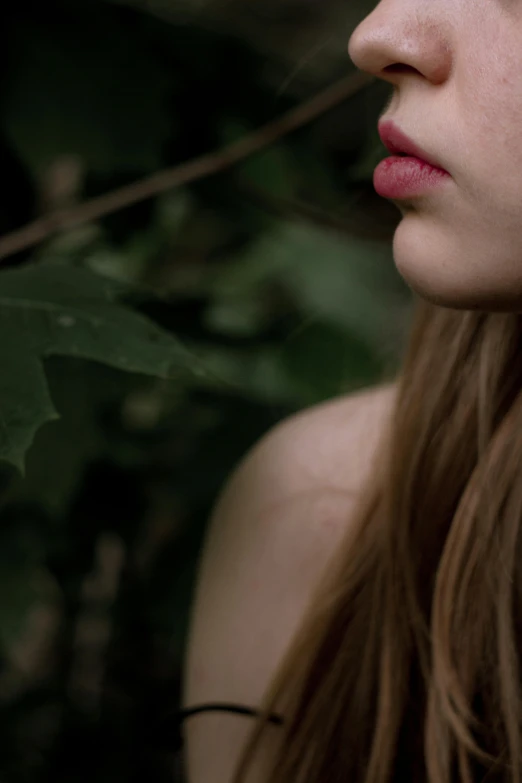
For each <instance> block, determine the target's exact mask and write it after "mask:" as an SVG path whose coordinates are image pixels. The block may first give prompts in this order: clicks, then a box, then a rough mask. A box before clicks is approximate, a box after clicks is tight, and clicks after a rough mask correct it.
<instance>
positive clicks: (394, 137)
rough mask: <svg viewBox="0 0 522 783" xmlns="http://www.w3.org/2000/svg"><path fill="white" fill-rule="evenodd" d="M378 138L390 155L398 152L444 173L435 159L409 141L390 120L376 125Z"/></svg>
mask: <svg viewBox="0 0 522 783" xmlns="http://www.w3.org/2000/svg"><path fill="white" fill-rule="evenodd" d="M378 129H379V136H380V137H381V141H382V143H383V144H384V146H385V147H386V149H387V150H388V151H389V152H391V153H392V154H396V153H399V152H402V153H405V154H406V155H410V156H412V157H414V158H419V159H420V160H423V161H425V162H426V163H429V164H430V165H431V166H433V167H434V168H436V169H440V170H441V171H445V169H443V168H442V166H441V165H440V164H439V162H438V161H437V160H435V158H434V157H433V156H432V155H430V154H429V153H428V152H425V151H424V150H423V149H422V148H421V147H419V146H417V144H415V143H414V142H413V141H412V140H411V139H409V138H408V136H406V134H405V133H403V132H402V131H401V130H400V129H399V128H398V127H397V126H396V125H395V124H394V123H393V121H392V120H381V121H380V122H379V125H378Z"/></svg>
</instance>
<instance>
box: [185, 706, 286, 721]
mask: <svg viewBox="0 0 522 783" xmlns="http://www.w3.org/2000/svg"><path fill="white" fill-rule="evenodd" d="M207 711H222V712H235V713H237V714H238V715H250V716H254V717H255V716H256V715H259V714H260V713H259V710H256V709H253V708H252V707H244V706H242V705H240V704H227V703H226V702H213V703H211V704H198V705H197V706H196V707H186V708H185V709H182V710H179V711H178V716H179V720H180V722H181V721H183V720H185V718H188V717H189V715H195V714H196V713H198V712H207ZM268 720H269V721H270V722H271V723H277V724H278V725H281V724H283V723H284V718H282V717H281V715H277V714H276V713H275V712H273V713H271V714H270V715H269V716H268Z"/></svg>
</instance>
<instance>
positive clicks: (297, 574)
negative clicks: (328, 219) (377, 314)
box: [183, 386, 396, 783]
mask: <svg viewBox="0 0 522 783" xmlns="http://www.w3.org/2000/svg"><path fill="white" fill-rule="evenodd" d="M395 393H396V392H395V387H394V386H384V387H379V388H375V389H371V390H366V391H363V392H359V393H357V394H353V395H347V396H344V397H341V398H338V399H334V400H332V401H329V402H327V403H323V404H321V405H319V406H314V407H313V408H310V409H307V410H305V411H303V412H301V413H299V414H297V415H295V416H292V417H290V418H289V419H287V420H285V421H283V422H282V423H281V424H279V425H278V426H276V427H275V428H274V429H273V430H271V431H270V432H269V433H268V434H267V435H266V436H265V437H264V438H263V439H262V440H261V441H260V442H259V443H258V444H256V446H255V447H254V448H253V449H252V451H251V452H250V453H249V454H247V456H246V457H245V459H244V460H243V461H242V462H241V463H240V465H239V466H238V468H237V470H236V471H235V472H234V473H233V474H232V476H231V477H230V479H229V481H228V482H227V484H226V485H225V487H224V490H223V492H222V493H221V496H220V498H219V499H218V502H217V504H216V507H215V509H214V513H213V515H212V519H211V522H210V525H209V532H208V535H207V538H206V541H205V545H204V550H203V557H202V560H201V565H200V572H199V576H198V582H197V591H196V595H195V601H194V606H193V614H192V624H191V632H190V639H189V645H188V651H187V658H186V666H185V679H184V693H183V704H184V705H185V706H193V705H197V704H201V703H205V702H209V701H225V702H234V703H239V704H243V705H247V706H251V707H256V705H258V704H259V703H260V702H261V699H262V697H263V694H264V693H265V691H266V688H267V686H268V684H269V681H270V679H271V677H272V675H273V673H274V671H275V669H276V667H277V665H278V663H279V662H280V660H281V658H282V656H283V655H284V653H285V651H286V649H287V648H288V645H289V643H290V641H291V637H292V635H293V633H294V632H295V630H296V629H297V626H298V624H299V622H300V620H301V618H302V616H303V613H304V611H305V609H306V606H307V604H308V602H309V600H310V598H311V594H312V592H313V590H314V588H315V587H316V585H317V584H318V582H319V579H320V577H321V575H322V574H323V572H324V569H325V568H326V567H327V565H328V562H329V561H330V559H331V557H332V555H333V554H334V552H335V551H336V548H337V546H338V545H339V543H340V541H341V538H342V536H343V535H344V533H345V532H346V530H347V526H348V525H349V524H350V512H351V509H352V508H353V505H354V503H355V502H356V500H357V492H358V489H359V487H360V486H361V484H362V482H363V480H364V478H365V476H366V475H367V474H368V470H369V466H370V464H371V459H372V457H373V454H374V453H375V449H376V446H377V443H378V437H379V434H380V433H381V432H382V428H383V424H384V422H385V419H386V418H387V417H388V416H389V413H390V410H391V405H392V402H393V399H394V396H395ZM251 729H252V721H251V719H249V718H245V717H242V716H238V715H235V714H233V713H210V712H209V713H201V714H199V715H194V716H192V717H190V718H188V719H187V721H186V723H185V726H184V730H185V766H186V771H187V774H188V783H209V781H210V780H212V781H213V783H229V781H230V780H231V776H232V771H233V768H234V766H235V764H236V762H237V759H238V757H239V754H240V751H241V749H242V747H243V746H244V743H245V742H246V740H247V737H248V735H249V733H250V731H251ZM278 736H279V734H278V728H277V727H271V728H270V733H269V735H268V736H267V739H266V740H265V743H264V746H263V749H262V752H261V753H260V757H259V759H258V761H257V762H256V763H255V764H254V765H253V768H252V773H251V777H250V779H249V783H257V781H258V780H260V779H261V775H262V772H263V770H264V764H265V763H267V761H268V759H269V758H270V755H271V753H273V751H274V748H275V744H276V743H277V740H278Z"/></svg>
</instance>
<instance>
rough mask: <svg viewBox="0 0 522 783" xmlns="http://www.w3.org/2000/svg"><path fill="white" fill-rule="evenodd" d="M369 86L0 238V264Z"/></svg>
mask: <svg viewBox="0 0 522 783" xmlns="http://www.w3.org/2000/svg"><path fill="white" fill-rule="evenodd" d="M373 80H374V77H372V76H370V75H368V74H365V73H362V72H360V71H357V72H355V73H354V74H352V75H350V76H349V77H347V78H345V79H341V80H340V81H338V82H336V83H335V84H333V85H331V86H330V87H328V88H327V89H326V90H323V92H321V93H319V95H316V96H315V97H314V98H312V99H311V100H309V101H306V102H305V103H302V104H300V105H299V106H297V107H295V108H293V109H291V110H290V111H289V112H287V113H286V114H284V115H283V116H282V117H279V118H278V119H276V120H273V121H271V122H269V123H267V124H266V125H263V127H261V128H259V129H258V130H256V131H254V132H253V133H250V134H248V135H247V136H245V137H244V138H242V139H240V140H239V141H237V142H234V143H233V144H231V145H229V146H228V147H225V148H224V149H222V150H219V151H218V152H212V153H209V154H207V155H203V156H201V157H199V158H196V159H195V160H191V161H188V162H186V163H182V164H181V165H179V166H175V167H174V168H170V169H165V170H163V171H159V172H157V173H156V174H153V175H152V176H150V177H146V178H145V179H141V180H138V181H137V182H134V183H132V184H131V185H126V186H125V187H123V188H119V189H118V190H114V191H112V192H111V193H106V194H105V195H103V196H97V197H96V198H93V199H90V200H89V201H85V202H84V203H83V204H80V205H78V206H75V207H71V208H68V209H63V210H59V211H57V212H54V213H52V214H50V215H46V216H45V217H42V218H39V219H38V220H35V221H34V222H32V223H29V224H27V225H26V226H23V227H22V228H20V229H18V230H16V231H13V232H12V233H10V234H6V235H5V236H4V237H1V238H0V260H2V259H5V258H8V257H9V256H12V255H14V254H15V253H18V252H20V251H21V250H27V249H28V248H30V247H34V246H35V245H38V244H39V243H40V242H43V241H44V240H45V239H48V238H49V237H50V236H52V235H53V234H57V233H59V232H61V231H65V230H67V229H69V228H72V227H73V226H77V225H80V224H82V223H87V222H88V221H91V220H98V219H99V218H101V217H104V216H105V215H109V214H111V213H113V212H117V211H118V210H120V209H124V208H125V207H128V206H130V205H131V204H136V203H138V202H140V201H144V200H145V199H148V198H151V197H152V196H156V195H158V194H159V193H163V192H164V191H167V190H170V189H171V188H175V187H179V186H180V185H186V184H187V183H189V182H194V181H195V180H198V179H202V178H203V177H208V176H210V175H212V174H217V173H218V172H220V171H223V170H224V169H227V168H229V167H230V166H233V165H234V164H236V163H238V162H239V161H241V160H245V158H248V157H249V156H250V155H253V154H254V153H256V152H259V150H261V149H263V148H264V147H267V146H268V145H269V144H271V143H273V142H274V141H276V140H277V139H280V138H281V137H282V136H285V135H286V134H288V133H290V132H291V131H293V130H296V129H297V128H300V127H302V126H303V125H306V124H307V123H309V122H311V121H312V120H314V119H315V118H316V117H319V116H320V115H321V114H324V113H325V112H326V111H328V110H329V109H331V108H333V107H334V106H336V105H338V104H339V103H341V102H342V101H344V100H346V99H347V98H349V97H350V96H351V95H353V94H354V93H356V92H357V91H358V90H360V89H361V88H362V87H365V86H366V85H367V84H369V83H371V82H372V81H373Z"/></svg>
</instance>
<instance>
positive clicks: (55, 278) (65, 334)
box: [0, 264, 204, 475]
mask: <svg viewBox="0 0 522 783" xmlns="http://www.w3.org/2000/svg"><path fill="white" fill-rule="evenodd" d="M130 290H131V287H130V286H128V285H126V284H124V283H122V282H120V281H116V280H110V279H108V278H103V277H101V276H99V275H95V274H93V273H92V272H89V271H87V270H86V269H81V268H72V267H67V266H62V265H58V264H56V265H52V264H48V265H44V266H27V267H23V268H20V269H12V270H7V271H4V272H2V273H1V274H0V329H1V333H2V341H1V343H0V363H1V367H2V373H1V375H0V459H1V460H4V461H7V462H9V463H11V464H12V465H14V466H16V467H17V468H18V470H19V471H20V472H21V473H22V475H23V474H24V471H25V465H24V455H25V452H26V451H27V449H28V448H29V447H30V445H31V444H32V442H33V439H34V435H35V432H36V431H37V430H38V428H39V427H41V426H42V425H44V424H45V423H46V422H49V421H52V420H53V419H56V418H57V417H58V415H59V414H58V412H57V411H56V409H55V407H54V405H53V402H52V400H51V398H50V395H49V391H48V387H47V382H46V378H45V374H44V369H43V366H42V359H44V358H45V357H47V356H52V355H61V356H72V357H76V358H80V359H91V360H94V361H98V362H102V363H104V364H107V365H110V366H112V367H116V368H117V369H120V370H125V371H128V372H136V373H144V374H146V375H153V376H158V377H161V378H173V377H178V378H179V377H180V375H181V374H187V373H189V372H190V373H199V374H201V372H204V370H202V368H200V367H199V368H198V367H194V366H193V365H194V357H193V356H192V354H191V353H189V351H188V350H187V349H186V348H185V347H184V346H183V345H182V344H181V343H180V342H179V341H178V340H177V339H176V338H175V337H174V336H173V335H171V334H170V333H169V332H167V331H165V330H163V329H161V328H159V327H158V326H156V325H155V324H154V323H153V322H152V321H150V320H149V319H147V318H145V317H144V316H142V315H140V314H138V313H136V312H134V311H133V310H131V309H130V308H128V307H126V306H124V305H122V304H119V303H115V301H114V300H116V298H117V297H121V296H122V295H123V294H124V293H129V292H130Z"/></svg>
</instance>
